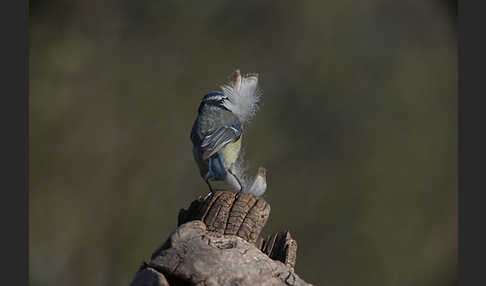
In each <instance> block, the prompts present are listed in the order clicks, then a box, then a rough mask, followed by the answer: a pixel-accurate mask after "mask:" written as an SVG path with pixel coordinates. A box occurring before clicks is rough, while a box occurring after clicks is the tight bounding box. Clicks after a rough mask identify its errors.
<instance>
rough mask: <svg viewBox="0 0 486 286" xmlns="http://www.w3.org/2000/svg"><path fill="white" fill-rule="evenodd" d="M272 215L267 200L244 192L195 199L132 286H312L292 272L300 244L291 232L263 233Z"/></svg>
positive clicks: (221, 192) (222, 192) (182, 213)
mask: <svg viewBox="0 0 486 286" xmlns="http://www.w3.org/2000/svg"><path fill="white" fill-rule="evenodd" d="M269 215H270V205H269V204H268V203H267V202H266V201H265V200H264V199H263V198H261V197H255V196H253V195H251V194H246V193H243V194H241V195H240V196H239V197H238V198H236V194H235V193H234V192H230V191H217V192H215V193H214V194H212V195H211V196H210V197H209V198H208V199H207V200H203V199H201V198H200V199H198V200H195V201H193V202H192V203H191V205H190V206H189V208H188V209H187V210H184V209H182V210H181V211H180V212H179V217H178V228H177V229H176V230H175V231H174V232H173V233H172V234H171V235H170V237H169V239H167V241H165V242H164V243H163V244H162V246H161V247H159V248H158V249H157V250H156V251H154V253H153V254H152V257H151V261H150V262H149V263H144V265H143V266H142V267H141V269H140V270H139V271H138V273H137V275H136V276H135V278H134V280H133V281H132V283H131V286H141V285H147V286H149V285H154V286H155V285H157V286H167V285H170V286H174V285H310V284H308V283H306V282H305V281H303V280H302V279H301V278H299V277H298V276H297V274H295V272H294V266H295V261H296V256H297V255H296V254H297V242H296V241H295V240H294V239H292V237H291V236H290V233H289V232H288V231H282V232H278V233H275V234H273V235H270V236H268V237H267V239H263V238H262V237H261V236H260V233H261V230H262V229H263V227H264V226H265V224H266V222H267V220H268V217H269ZM164 283H165V284H164Z"/></svg>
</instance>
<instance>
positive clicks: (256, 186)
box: [248, 167, 267, 196]
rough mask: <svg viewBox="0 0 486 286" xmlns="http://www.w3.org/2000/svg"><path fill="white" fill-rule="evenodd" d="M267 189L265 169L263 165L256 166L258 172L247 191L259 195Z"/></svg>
mask: <svg viewBox="0 0 486 286" xmlns="http://www.w3.org/2000/svg"><path fill="white" fill-rule="evenodd" d="M266 189H267V169H265V168H264V167H260V168H258V173H257V175H256V177H255V180H254V181H253V184H252V185H251V187H250V188H249V189H248V193H250V194H253V195H255V196H261V195H263V193H265V190H266Z"/></svg>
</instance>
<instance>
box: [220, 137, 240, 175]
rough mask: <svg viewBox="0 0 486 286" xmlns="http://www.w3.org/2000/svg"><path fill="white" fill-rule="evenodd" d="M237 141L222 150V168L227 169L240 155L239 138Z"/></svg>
mask: <svg viewBox="0 0 486 286" xmlns="http://www.w3.org/2000/svg"><path fill="white" fill-rule="evenodd" d="M242 137H243V136H241V137H240V139H238V141H236V142H232V143H229V144H228V145H226V146H225V147H224V148H223V150H222V153H223V159H224V160H223V164H224V167H225V168H227V169H229V168H231V166H232V165H233V164H234V163H235V162H236V159H238V156H239V154H240V149H241V138H242Z"/></svg>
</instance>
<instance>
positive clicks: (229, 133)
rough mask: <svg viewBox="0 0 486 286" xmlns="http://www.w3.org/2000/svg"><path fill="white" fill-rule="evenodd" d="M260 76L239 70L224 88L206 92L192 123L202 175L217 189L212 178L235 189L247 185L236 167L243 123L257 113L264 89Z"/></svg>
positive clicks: (194, 148)
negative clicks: (259, 83) (259, 85)
mask: <svg viewBox="0 0 486 286" xmlns="http://www.w3.org/2000/svg"><path fill="white" fill-rule="evenodd" d="M257 83H258V76H257V75H247V76H242V75H241V74H240V72H239V70H236V72H235V80H234V81H233V82H231V83H229V84H226V85H224V86H222V91H213V92H210V93H208V94H206V95H204V97H203V99H202V101H201V103H200V105H199V109H198V115H197V118H196V120H195V122H194V124H193V126H192V130H191V136H190V137H191V141H192V144H193V149H192V151H193V156H194V159H195V161H196V163H197V165H198V167H199V171H200V174H201V177H202V178H203V179H204V181H205V182H206V184H207V185H208V187H209V190H210V193H209V194H208V195H210V194H211V193H212V192H213V188H212V187H211V183H210V181H224V182H226V183H227V184H229V185H230V186H231V187H232V188H233V189H234V191H236V192H239V193H240V192H242V191H243V189H244V186H243V185H242V181H241V179H240V178H238V176H237V174H236V173H237V172H236V171H235V162H236V160H237V159H238V157H239V155H240V151H241V140H242V137H243V130H244V129H243V124H244V123H245V122H248V120H249V119H250V118H252V117H253V116H254V114H255V113H256V109H257V103H258V101H259V98H260V92H259V89H258V87H257Z"/></svg>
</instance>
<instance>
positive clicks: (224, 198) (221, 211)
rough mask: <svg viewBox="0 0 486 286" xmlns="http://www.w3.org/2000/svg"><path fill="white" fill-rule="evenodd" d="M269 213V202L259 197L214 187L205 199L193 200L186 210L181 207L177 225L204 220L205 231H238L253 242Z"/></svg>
mask: <svg viewBox="0 0 486 286" xmlns="http://www.w3.org/2000/svg"><path fill="white" fill-rule="evenodd" d="M269 216H270V205H269V204H268V203H267V202H266V201H265V200H264V199H263V198H261V197H255V196H253V195H251V194H247V193H242V194H241V195H240V196H239V197H238V199H236V193H235V192H230V191H216V192H214V193H213V194H212V195H211V196H210V197H209V198H208V199H207V200H206V201H204V200H202V199H198V200H195V201H193V202H192V203H191V205H190V206H189V208H188V209H187V210H184V209H182V210H180V212H179V222H178V225H181V224H183V223H186V222H188V221H191V220H201V221H203V222H204V223H205V224H206V226H207V229H208V231H213V232H217V233H220V234H233V235H237V236H239V237H241V238H243V239H244V240H246V241H248V242H250V243H256V241H257V239H258V236H259V235H260V232H261V231H262V229H263V227H264V226H265V224H266V223H267V220H268V217H269Z"/></svg>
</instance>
